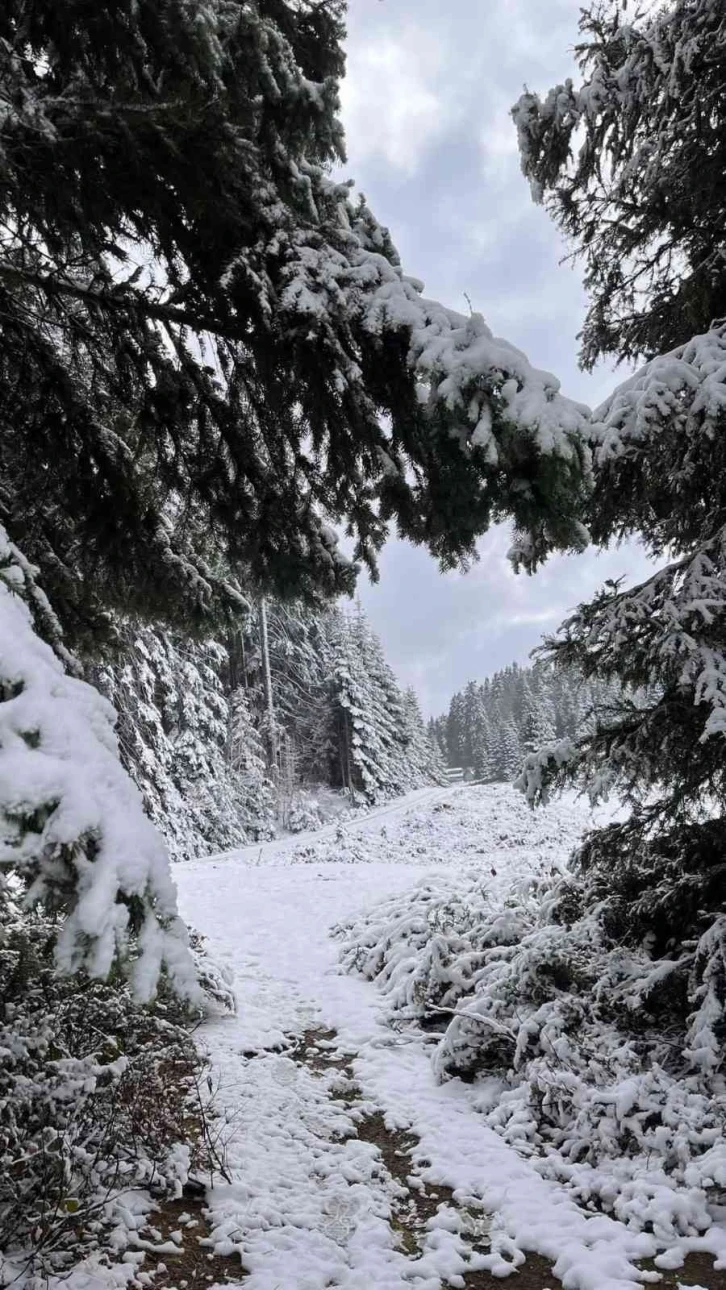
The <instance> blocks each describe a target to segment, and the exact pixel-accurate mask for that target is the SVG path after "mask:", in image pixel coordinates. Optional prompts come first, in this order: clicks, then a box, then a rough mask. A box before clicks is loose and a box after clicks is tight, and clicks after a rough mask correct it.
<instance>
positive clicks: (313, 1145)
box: [176, 788, 726, 1290]
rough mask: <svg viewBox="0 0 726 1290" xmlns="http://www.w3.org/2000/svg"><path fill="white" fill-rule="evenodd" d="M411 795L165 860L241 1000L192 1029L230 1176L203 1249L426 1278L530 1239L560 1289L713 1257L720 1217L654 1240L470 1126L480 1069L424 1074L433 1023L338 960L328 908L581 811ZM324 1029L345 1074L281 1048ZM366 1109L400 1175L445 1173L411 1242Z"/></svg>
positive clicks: (500, 850) (540, 852) (266, 1271)
mask: <svg viewBox="0 0 726 1290" xmlns="http://www.w3.org/2000/svg"><path fill="white" fill-rule="evenodd" d="M414 796H415V800H414V801H413V802H411V801H408V802H406V801H404V802H403V804H402V805H400V806H399V807H397V808H395V809H392V808H391V807H390V806H389V807H387V808H384V810H383V811H382V812H381V813H380V814H378V813H375V812H374V813H372V815H371V816H369V817H368V818H367V819H364V820H363V821H360V822H354V823H353V824H351V825H348V826H347V828H346V829H345V830H341V831H339V832H338V833H337V834H336V830H335V829H334V828H333V829H327V830H323V831H321V835H315V836H313V837H309V838H307V839H305V840H295V839H292V840H286V841H285V842H284V843H283V844H269V845H267V846H265V847H263V848H256V849H255V850H254V853H253V852H252V849H248V850H247V851H246V852H244V853H239V854H238V855H235V854H231V855H229V856H225V857H216V858H215V857H213V858H211V859H209V860H201V861H198V862H194V863H192V864H188V865H182V866H178V867H177V870H176V875H177V878H178V882H179V889H180V901H181V908H182V912H183V914H184V916H185V917H186V918H187V919H189V920H190V921H191V922H193V923H194V925H195V926H196V927H197V928H198V929H199V930H200V931H201V932H202V933H203V934H204V935H206V936H207V937H208V938H209V948H210V951H211V953H212V954H214V955H215V956H216V957H217V958H218V959H219V960H220V962H221V963H222V965H223V966H224V967H225V968H226V969H227V970H228V972H229V974H230V976H232V977H233V979H234V986H235V989H236V991H237V995H238V1000H239V1009H238V1015H237V1016H236V1017H228V1018H224V1019H219V1020H216V1021H213V1022H211V1023H209V1024H207V1026H206V1027H205V1029H204V1031H203V1034H202V1040H203V1043H204V1044H205V1045H206V1047H207V1048H208V1051H209V1054H210V1057H211V1061H212V1066H213V1069H214V1071H215V1072H216V1078H217V1081H218V1090H217V1099H218V1104H219V1106H220V1107H221V1109H222V1110H223V1112H224V1114H225V1115H226V1117H227V1121H228V1124H227V1126H226V1127H227V1156H228V1166H229V1169H230V1173H231V1178H232V1181H231V1183H229V1184H227V1183H221V1184H216V1185H215V1186H214V1187H213V1189H212V1190H211V1192H210V1194H209V1205H210V1214H211V1223H212V1240H213V1246H214V1249H215V1250H216V1252H217V1253H220V1254H233V1253H235V1252H237V1253H239V1255H240V1258H241V1260H242V1264H243V1268H244V1274H246V1279H245V1281H244V1284H245V1286H246V1288H247V1290H273V1287H277V1286H280V1287H283V1286H284V1287H285V1290H323V1288H324V1287H327V1286H333V1285H335V1286H337V1287H340V1288H341V1290H371V1288H372V1287H374V1286H375V1287H376V1290H403V1288H404V1287H407V1288H410V1287H415V1290H440V1287H442V1285H443V1284H444V1283H446V1284H448V1285H452V1286H456V1285H460V1286H461V1285H463V1284H464V1283H463V1281H461V1280H459V1278H461V1277H462V1276H463V1275H464V1273H465V1272H466V1271H467V1270H471V1269H476V1268H481V1269H489V1270H490V1271H491V1272H493V1273H494V1274H495V1275H497V1276H506V1275H507V1274H508V1273H510V1272H511V1271H512V1270H513V1269H514V1268H515V1267H516V1266H518V1265H519V1264H520V1263H521V1262H522V1261H523V1260H524V1259H525V1258H526V1257H527V1256H528V1255H529V1254H531V1253H539V1254H541V1255H542V1256H544V1257H545V1258H547V1259H549V1260H550V1261H551V1262H552V1264H553V1273H554V1277H556V1278H557V1279H558V1280H559V1281H561V1282H562V1284H563V1285H564V1286H565V1287H566V1288H567V1290H624V1288H625V1287H630V1288H631V1290H632V1288H634V1287H636V1286H639V1285H642V1284H643V1283H644V1282H649V1281H653V1280H654V1279H656V1278H657V1274H654V1273H653V1272H652V1271H651V1272H646V1271H644V1270H643V1269H642V1267H641V1266H640V1260H642V1259H643V1258H645V1257H649V1256H653V1255H658V1265H659V1266H662V1267H677V1266H679V1265H680V1262H681V1261H682V1258H683V1254H684V1252H685V1251H686V1250H687V1249H689V1248H691V1249H693V1248H701V1249H709V1250H711V1251H712V1252H713V1253H714V1254H719V1253H720V1254H721V1255H722V1256H723V1257H724V1260H726V1230H723V1229H721V1228H719V1227H718V1226H714V1227H713V1229H712V1230H711V1231H710V1232H709V1233H708V1234H707V1235H706V1236H705V1237H700V1238H695V1237H694V1238H693V1239H692V1240H691V1241H690V1242H689V1241H688V1240H684V1241H681V1243H680V1244H678V1243H675V1244H674V1245H673V1247H672V1248H671V1249H670V1250H669V1251H668V1252H665V1253H664V1252H663V1247H662V1244H661V1245H660V1246H659V1244H658V1242H657V1241H656V1239H655V1238H654V1237H653V1236H652V1235H650V1234H648V1232H646V1231H642V1230H638V1229H637V1228H636V1227H633V1226H627V1225H626V1224H625V1223H623V1222H619V1221H617V1220H615V1219H613V1218H610V1217H607V1216H605V1215H602V1214H592V1213H587V1212H586V1211H585V1210H584V1209H583V1208H581V1207H580V1206H579V1205H578V1204H577V1203H576V1202H575V1200H574V1199H573V1198H572V1197H571V1196H570V1195H569V1194H568V1193H567V1192H566V1190H565V1188H564V1187H563V1186H561V1185H560V1184H559V1183H558V1182H556V1181H553V1180H550V1179H546V1178H543V1177H542V1176H541V1174H540V1172H538V1170H537V1168H536V1162H534V1161H533V1160H531V1159H528V1158H526V1157H525V1156H523V1155H522V1154H521V1153H519V1152H518V1151H517V1150H516V1149H515V1147H513V1146H512V1145H510V1144H509V1143H507V1142H505V1141H504V1140H503V1139H502V1137H501V1136H500V1135H498V1134H497V1133H495V1132H494V1131H493V1130H491V1129H490V1128H488V1127H487V1126H486V1125H485V1123H484V1121H483V1117H482V1116H481V1115H480V1114H479V1113H478V1111H477V1091H476V1085H467V1084H464V1083H462V1082H461V1081H459V1080H453V1081H450V1082H448V1083H444V1084H440V1083H437V1082H436V1080H435V1077H434V1073H433V1070H432V1064H431V1060H430V1048H431V1043H430V1040H431V1038H432V1037H431V1036H430V1035H429V1036H427V1035H426V1034H424V1033H422V1032H416V1031H415V1030H400V1031H398V1032H397V1031H396V1030H392V1029H391V1026H390V1024H389V1022H390V1012H391V1009H390V1005H389V1003H388V1001H387V1000H386V999H385V997H384V996H383V995H382V994H381V993H380V992H379V991H377V990H376V988H375V987H374V986H373V985H371V984H370V983H368V982H366V981H364V980H361V979H359V978H356V977H352V976H346V975H342V974H341V971H340V968H339V963H338V955H339V946H338V945H337V944H336V942H335V941H333V940H331V939H330V937H329V935H328V932H329V929H330V928H331V927H332V926H334V925H335V924H337V923H339V922H341V921H342V922H345V921H347V920H350V919H351V918H353V917H355V916H356V915H357V914H359V913H360V912H361V911H362V910H364V909H366V908H367V907H369V906H370V905H372V904H374V903H375V902H376V901H377V900H378V899H379V898H381V897H393V896H395V895H397V894H399V893H404V892H406V891H408V890H410V889H412V888H415V887H416V885H417V884H418V883H420V882H425V881H429V880H430V879H431V876H432V874H433V875H435V874H437V873H439V874H440V873H441V871H442V866H444V865H445V866H447V870H448V868H449V867H454V868H456V867H460V868H462V869H463V870H464V871H471V869H472V867H473V866H478V867H479V868H480V869H481V868H482V867H485V866H486V867H487V871H488V869H490V868H495V869H497V870H504V868H505V867H506V866H507V865H508V864H509V865H512V866H513V867H514V868H515V869H516V870H518V871H520V872H521V871H522V869H523V866H525V865H526V863H531V864H532V865H533V866H534V867H535V868H537V867H540V868H541V866H542V864H543V863H544V864H546V865H547V866H548V867H549V868H552V866H556V865H559V864H562V863H563V862H564V859H565V857H566V855H567V853H568V852H569V851H570V849H571V847H572V845H573V843H574V842H575V841H576V839H577V837H578V836H579V835H580V834H581V832H582V830H583V829H584V828H585V827H586V825H587V824H588V822H589V819H588V810H587V808H586V807H585V805H584V804H576V803H572V802H565V803H561V804H559V805H557V806H555V807H551V808H547V810H545V811H543V812H541V813H537V814H535V815H532V814H530V813H529V812H528V810H527V807H526V804H525V803H524V801H523V800H522V799H521V798H519V797H518V795H517V794H515V793H514V792H513V791H512V790H509V789H501V788H491V789H485V790H471V789H468V788H457V789H450V788H449V789H439V790H429V791H428V792H427V793H425V794H418V795H414ZM477 802H478V804H477ZM364 857H367V858H364ZM324 1028H329V1029H330V1030H332V1031H334V1032H335V1038H334V1039H332V1040H331V1041H330V1046H331V1048H332V1050H333V1055H334V1056H337V1057H338V1058H339V1059H343V1058H344V1059H345V1062H346V1066H347V1069H348V1071H349V1072H350V1074H349V1075H346V1074H345V1073H343V1072H341V1070H340V1069H339V1068H338V1069H336V1068H335V1066H332V1067H331V1068H329V1069H325V1070H322V1071H317V1070H311V1069H309V1068H308V1067H307V1066H305V1065H304V1064H301V1063H300V1062H299V1061H296V1060H294V1057H295V1048H294V1037H295V1036H300V1035H301V1034H302V1033H303V1032H305V1031H311V1030H317V1031H320V1030H322V1029H324ZM353 1085H354V1086H355V1087H353ZM346 1094H347V1097H346ZM373 1111H381V1112H382V1113H383V1115H384V1116H385V1121H386V1124H387V1125H388V1126H389V1128H392V1129H405V1130H407V1131H408V1132H409V1133H411V1134H412V1135H413V1137H414V1138H415V1139H416V1140H417V1144H418V1145H417V1146H416V1147H415V1148H414V1149H413V1151H412V1154H411V1158H410V1169H411V1175H410V1180H409V1181H410V1184H411V1187H420V1186H421V1185H422V1184H426V1185H429V1184H437V1185H444V1186H448V1187H450V1188H451V1189H453V1200H452V1203H443V1204H441V1205H440V1207H439V1209H438V1212H437V1213H436V1215H435V1216H434V1217H433V1218H431V1219H430V1220H429V1222H428V1226H427V1230H426V1232H425V1236H424V1239H423V1244H422V1248H421V1251H420V1253H418V1254H416V1253H413V1254H412V1253H411V1252H410V1251H407V1250H406V1249H405V1248H403V1247H402V1245H401V1243H400V1240H399V1236H398V1235H397V1232H396V1229H395V1226H392V1224H391V1221H390V1219H391V1213H392V1205H393V1202H394V1196H395V1190H396V1183H395V1182H394V1180H392V1178H391V1177H390V1175H389V1174H388V1172H387V1170H386V1169H385V1168H384V1167H383V1165H382V1162H381V1158H380V1156H379V1154H378V1151H377V1149H376V1147H375V1145H373V1144H372V1143H370V1142H366V1141H364V1140H361V1139H359V1138H357V1137H356V1136H355V1123H356V1121H357V1120H359V1119H360V1116H361V1114H366V1113H371V1112H373ZM472 1214H482V1215H484V1216H486V1220H487V1221H486V1226H487V1229H488V1236H487V1240H486V1241H485V1242H482V1241H481V1240H474V1239H473V1238H472V1233H471V1230H470V1227H471V1215H472ZM242 1275H243V1274H242V1273H241V1276H242Z"/></svg>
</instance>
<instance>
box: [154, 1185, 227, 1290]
mask: <svg viewBox="0 0 726 1290" xmlns="http://www.w3.org/2000/svg"><path fill="white" fill-rule="evenodd" d="M208 1234H209V1229H208V1226H207V1222H206V1219H205V1217H204V1196H203V1195H192V1196H182V1197H181V1198H180V1199H179V1200H163V1201H160V1202H159V1204H158V1207H157V1209H156V1210H154V1212H153V1213H152V1214H151V1215H150V1218H149V1223H148V1225H147V1227H146V1228H145V1229H144V1230H143V1231H142V1233H141V1237H142V1240H143V1241H144V1242H147V1241H148V1242H149V1243H150V1244H152V1243H153V1245H155V1246H157V1247H158V1246H161V1247H162V1249H161V1250H158V1251H157V1250H150V1251H147V1253H146V1258H145V1259H144V1262H143V1264H142V1265H141V1267H140V1269H139V1275H138V1280H139V1281H140V1282H141V1284H142V1285H143V1284H144V1283H145V1281H146V1279H147V1278H148V1282H147V1284H148V1283H150V1284H151V1285H152V1286H153V1290H207V1287H209V1286H212V1285H224V1284H225V1283H226V1282H233V1283H235V1284H237V1285H239V1284H240V1283H241V1282H243V1281H244V1279H245V1275H246V1274H245V1272H244V1269H243V1268H242V1265H241V1264H240V1260H239V1256H238V1255H236V1254H235V1255H231V1256H229V1257H226V1258H225V1257H222V1256H220V1255H218V1254H212V1252H211V1251H210V1250H209V1249H207V1248H205V1246H204V1245H203V1244H202V1242H203V1241H204V1240H205V1238H206V1237H208Z"/></svg>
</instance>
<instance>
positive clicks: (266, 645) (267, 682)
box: [260, 596, 277, 768]
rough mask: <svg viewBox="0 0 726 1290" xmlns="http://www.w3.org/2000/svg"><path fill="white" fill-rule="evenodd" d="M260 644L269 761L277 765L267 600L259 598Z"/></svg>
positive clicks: (273, 765)
mask: <svg viewBox="0 0 726 1290" xmlns="http://www.w3.org/2000/svg"><path fill="white" fill-rule="evenodd" d="M260 644H261V647H262V680H263V685H264V687H265V707H266V708H267V722H268V739H269V746H270V763H271V765H272V767H273V768H276V767H277V735H276V729H275V705H274V702H273V698H272V673H271V671H270V642H269V638H268V635H267V601H266V600H265V597H264V596H263V597H262V599H261V600H260Z"/></svg>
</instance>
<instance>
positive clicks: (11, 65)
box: [0, 0, 588, 635]
mask: <svg viewBox="0 0 726 1290" xmlns="http://www.w3.org/2000/svg"><path fill="white" fill-rule="evenodd" d="M343 10H344V6H343V4H342V2H341V0H294V2H293V0H254V3H242V0H209V2H208V3H205V4H202V3H191V4H190V3H188V0H142V3H135V0H117V2H114V3H113V4H110V5H101V6H89V5H88V4H86V3H85V2H83V0H41V3H38V4H34V5H33V6H31V7H30V8H29V7H28V6H27V5H25V4H24V3H22V2H21V0H10V3H9V4H7V5H5V6H4V7H3V12H2V15H0V100H1V101H2V114H1V115H0V188H1V193H2V195H1V196H0V218H1V219H2V228H3V233H2V239H1V241H0V328H1V334H2V358H1V359H0V363H1V364H2V367H0V391H1V394H0V451H1V452H2V462H3V475H4V484H3V490H2V494H1V495H0V514H1V516H2V519H3V520H4V522H5V523H6V525H7V527H8V531H9V532H10V534H11V536H12V537H13V539H14V540H16V541H18V542H19V543H20V544H21V546H22V547H23V549H24V550H25V551H26V553H27V555H28V556H29V558H31V559H33V560H34V561H36V562H37V563H38V564H39V565H40V566H41V568H42V571H43V575H44V579H45V583H46V586H47V588H48V591H49V593H50V594H51V596H52V598H53V600H54V602H55V604H56V606H57V608H58V611H59V613H60V614H61V616H62V618H63V620H64V622H65V624H66V626H67V629H68V630H72V631H73V632H75V633H77V634H79V635H83V634H84V633H89V632H96V631H98V629H99V626H100V624H101V622H102V620H103V612H104V611H105V610H106V609H108V608H109V607H111V608H113V607H116V606H121V607H123V609H124V610H125V611H129V610H131V611H134V612H139V613H141V614H143V615H146V616H147V617H151V618H155V619H157V620H160V621H169V622H174V623H177V624H179V625H187V626H189V625H192V626H195V625H196V626H198V625H199V624H200V623H204V622H206V623H210V622H212V621H215V620H217V621H218V620H219V619H220V617H223V616H224V615H225V614H227V613H229V612H234V610H235V607H238V606H239V603H240V588H250V587H254V586H258V585H265V586H267V587H270V588H272V589H274V590H275V591H276V592H278V593H279V594H282V595H292V594H296V595H304V596H305V595H306V596H309V597H310V596H315V595H316V594H317V595H319V594H323V595H332V594H336V593H339V592H340V591H342V590H350V588H351V586H352V584H353V579H354V569H353V567H352V566H351V563H350V562H349V561H348V560H346V559H345V558H343V556H342V555H341V554H340V553H339V551H338V548H337V545H336V540H335V536H334V533H333V531H332V530H331V528H330V523H331V522H333V523H336V522H337V523H342V524H344V525H345V526H347V528H348V529H349V531H350V532H351V534H352V535H353V536H354V537H355V558H357V559H362V560H364V561H365V562H366V563H367V564H368V565H369V566H370V567H371V568H374V567H375V553H376V550H377V548H378V547H379V546H380V545H381V543H382V541H383V540H384V536H385V533H386V529H387V525H388V524H389V523H390V522H393V523H395V524H396V525H397V527H398V529H399V531H400V532H401V533H402V534H403V535H404V536H406V537H408V538H410V539H411V540H413V541H415V542H420V543H425V544H426V545H428V547H429V548H430V549H431V551H432V552H433V554H434V555H435V556H436V557H437V558H438V559H439V560H440V561H441V562H442V564H443V565H445V566H449V565H452V564H454V563H455V562H457V561H459V560H461V559H466V558H467V557H471V556H472V554H473V550H474V543H475V540H476V538H477V536H478V535H479V534H480V533H482V532H483V531H484V530H485V529H486V528H487V526H488V525H489V524H490V523H491V522H492V521H493V520H496V519H500V518H502V517H504V516H513V517H514V520H515V523H516V524H517V526H518V527H519V528H520V530H521V531H522V533H523V535H524V539H523V541H522V542H521V543H520V546H519V550H520V553H521V556H522V558H523V559H524V560H525V562H526V563H527V565H528V567H532V566H533V564H535V563H536V561H537V560H538V559H539V558H541V557H542V555H543V554H544V551H545V549H546V547H548V546H551V545H554V546H565V547H567V546H579V545H581V544H582V542H583V541H584V533H583V529H582V525H581V523H580V522H579V519H578V513H579V509H580V506H581V501H582V496H583V492H584V491H585V490H586V488H587V481H588V452H587V449H586V446H585V443H584V440H583V438H582V435H581V433H580V431H581V429H582V427H583V425H584V421H585V411H584V409H582V408H581V407H580V406H579V405H576V404H573V403H571V402H569V401H568V400H566V399H564V398H563V397H562V396H561V395H560V393H559V391H558V383H557V381H556V380H555V379H554V378H553V377H551V376H549V375H548V374H547V373H541V372H537V371H536V370H534V369H533V368H532V367H531V366H530V364H529V363H528V361H527V359H526V358H525V357H524V355H523V354H521V353H520V352H519V351H518V350H517V349H515V348H514V347H513V346H511V345H509V344H508V343H506V342H504V341H500V340H497V339H495V338H494V337H493V336H492V334H491V332H490V331H489V329H488V327H487V326H486V325H485V323H484V322H483V320H482V319H481V317H480V316H479V315H476V314H473V315H472V316H471V317H463V316H461V315H458V314H456V313H454V312H453V311H451V310H449V309H446V308H444V307H443V306H441V305H438V304H436V303H434V302H431V301H427V300H426V299H425V298H424V297H423V296H422V294H421V289H420V284H419V283H417V282H415V280H413V279H410V278H408V277H406V276H405V274H404V273H403V270H402V268H401V265H400V263H399V259H398V256H397V254H396V251H395V248H394V246H393V243H392V241H391V239H390V236H389V234H388V231H387V230H386V229H385V228H383V227H382V226H381V225H380V224H378V223H377V221H376V219H375V218H374V216H373V215H372V213H371V212H370V211H369V209H368V208H367V206H366V204H365V202H364V201H363V200H362V198H361V199H354V198H353V196H352V195H351V191H350V187H349V186H348V185H347V184H344V183H339V182H336V181H334V180H333V178H331V171H332V168H333V167H334V166H335V165H338V164H339V163H341V162H342V161H343V159H344V152H343V137H342V131H341V127H340V124H339V122H338V119H337V116H336V112H337V108H338V81H339V78H340V76H341V75H342V72H343V67H344V59H343V53H342V47H341V40H342V37H343V34H344V31H343Z"/></svg>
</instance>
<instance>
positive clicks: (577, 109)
mask: <svg viewBox="0 0 726 1290" xmlns="http://www.w3.org/2000/svg"><path fill="white" fill-rule="evenodd" d="M625 8H626V6H625V5H621V3H620V0H604V2H602V3H597V4H594V5H592V6H590V7H589V8H587V9H584V10H583V14H582V21H581V31H582V32H583V36H584V39H583V41H582V43H581V44H580V45H579V46H578V48H577V54H578V57H579V62H580V67H581V69H582V72H583V81H582V84H581V85H580V86H579V87H576V86H575V85H573V83H572V81H567V82H566V84H564V85H557V86H556V87H555V88H554V89H552V90H550V92H549V94H548V95H547V96H546V98H545V99H544V100H541V99H540V98H539V97H538V96H537V95H536V94H531V93H526V94H524V95H523V96H522V98H521V99H520V100H519V102H518V103H517V105H516V107H515V108H514V111H513V115H514V119H515V122H516V125H517V129H518V134H519V144H520V153H521V158H522V168H523V170H524V173H525V175H526V176H527V177H528V178H529V180H530V183H531V187H532V192H533V195H534V197H535V199H536V200H537V201H544V202H545V203H546V205H547V207H548V210H549V211H550V213H551V214H552V215H553V217H554V218H555V219H556V221H557V222H558V224H559V225H560V227H561V228H562V229H563V230H564V231H565V233H566V234H567V235H568V237H569V238H570V239H571V241H572V244H573V248H574V254H575V255H577V256H580V257H582V259H583V260H584V264H585V284H586V286H587V288H588V290H589V292H590V296H591V300H592V303H591V305H590V309H589V312H588V315H587V318H586V320H585V325H584V328H583V332H582V340H583V346H582V358H583V362H584V364H585V365H586V366H587V367H591V366H592V365H593V364H594V363H595V361H596V360H597V359H598V358H599V357H601V356H602V355H614V356H615V357H616V358H618V359H623V358H637V357H638V356H641V355H645V356H647V357H650V356H652V355H653V354H657V353H659V352H661V351H663V350H669V349H671V348H672V347H673V346H676V345H679V344H682V343H683V342H685V341H687V340H688V339H689V338H690V337H691V336H692V335H693V334H694V333H695V332H698V331H701V330H704V329H705V328H706V327H707V326H708V325H709V323H710V322H711V321H712V319H714V318H721V317H723V316H724V315H726V255H725V254H724V250H725V246H726V231H725V230H724V224H723V210H724V206H725V205H726V179H724V176H725V175H726V104H725V101H724V93H723V86H724V79H725V78H726V29H725V28H724V23H723V9H722V6H721V5H720V4H718V3H713V0H675V2H672V3H669V4H667V5H664V6H662V7H659V9H658V11H657V12H656V13H655V14H651V15H648V13H647V10H645V11H643V12H640V11H639V10H638V9H636V12H635V17H634V18H632V20H630V21H629V20H628V16H627V13H626V12H625ZM580 136H581V137H580Z"/></svg>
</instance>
